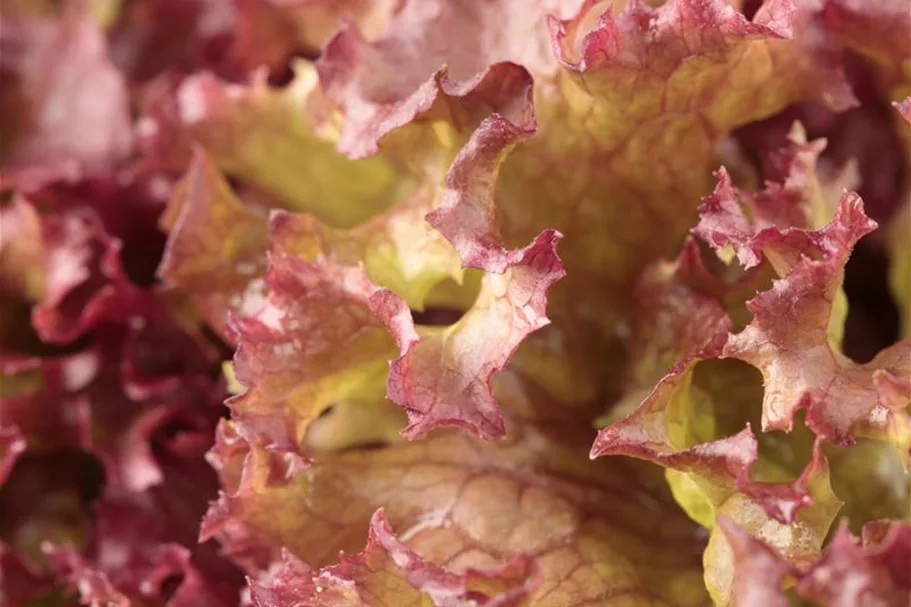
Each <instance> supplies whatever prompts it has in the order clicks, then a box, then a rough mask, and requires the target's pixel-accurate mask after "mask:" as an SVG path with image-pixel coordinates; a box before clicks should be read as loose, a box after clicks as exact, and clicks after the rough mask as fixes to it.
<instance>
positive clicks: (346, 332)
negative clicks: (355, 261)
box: [228, 254, 417, 448]
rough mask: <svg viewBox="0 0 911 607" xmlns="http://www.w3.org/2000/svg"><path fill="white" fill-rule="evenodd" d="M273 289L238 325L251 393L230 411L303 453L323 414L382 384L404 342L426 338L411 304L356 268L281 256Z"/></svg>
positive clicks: (253, 432) (241, 371)
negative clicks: (371, 385) (364, 388)
mask: <svg viewBox="0 0 911 607" xmlns="http://www.w3.org/2000/svg"><path fill="white" fill-rule="evenodd" d="M265 285H266V287H267V289H268V295H266V296H265V298H264V299H263V301H262V305H261V307H260V308H259V309H257V310H256V311H255V312H254V313H253V314H251V315H249V316H238V317H237V318H235V319H234V321H233V330H234V331H235V332H236V333H237V336H238V337H237V341H238V349H237V353H236V355H235V358H234V372H235V375H236V378H237V380H238V381H239V382H240V383H241V384H242V385H244V386H246V388H247V389H246V391H245V392H243V393H242V394H240V395H238V396H235V397H233V398H232V399H231V400H230V401H229V402H228V405H229V406H230V407H231V410H232V412H233V413H234V418H235V419H236V420H238V421H239V422H240V423H241V425H242V427H243V428H244V431H245V432H249V433H250V436H257V435H258V436H260V437H262V438H261V440H267V441H268V442H270V443H271V444H273V445H275V446H278V447H283V448H289V447H293V448H296V447H297V445H298V444H299V442H300V441H301V440H302V438H303V433H304V430H305V429H306V426H307V425H308V424H309V422H310V421H311V420H312V419H313V418H314V417H316V416H317V415H318V414H319V412H320V411H321V410H323V409H324V408H326V407H328V406H330V405H331V404H332V403H333V402H334V401H336V400H338V399H344V398H345V397H346V396H348V395H349V394H350V393H352V392H353V391H354V390H356V389H357V388H358V387H359V386H361V385H362V384H364V383H365V382H367V383H374V384H375V383H377V382H379V383H380V384H382V382H383V381H384V377H385V371H386V363H387V361H388V360H389V359H390V358H393V357H394V355H395V352H396V345H395V343H396V340H398V341H400V342H401V343H402V344H406V343H410V342H411V341H413V340H415V339H416V338H417V335H416V334H415V330H414V325H413V323H412V320H411V315H410V312H409V311H408V308H407V306H406V305H405V303H404V302H403V301H402V300H401V299H399V298H398V297H396V296H395V295H394V294H393V293H391V292H390V291H388V290H385V289H382V288H379V287H377V286H376V285H374V284H373V283H371V282H370V281H369V280H368V279H367V277H366V276H364V273H363V270H361V269H359V268H356V267H350V268H349V267H344V266H339V265H336V264H334V263H332V262H329V261H327V260H325V259H323V258H319V257H318V258H316V259H315V260H313V261H308V260H305V259H301V258H293V257H286V256H283V255H280V254H277V255H273V256H272V257H271V261H270V265H269V271H268V273H267V275H266V278H265ZM390 330H391V331H392V333H390ZM393 334H395V338H393Z"/></svg>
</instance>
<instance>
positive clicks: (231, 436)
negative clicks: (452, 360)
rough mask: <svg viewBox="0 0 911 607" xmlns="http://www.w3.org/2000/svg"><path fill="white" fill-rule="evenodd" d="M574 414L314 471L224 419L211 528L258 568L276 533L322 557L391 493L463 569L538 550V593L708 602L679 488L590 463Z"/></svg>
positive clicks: (307, 554)
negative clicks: (678, 507) (256, 443)
mask: <svg viewBox="0 0 911 607" xmlns="http://www.w3.org/2000/svg"><path fill="white" fill-rule="evenodd" d="M501 381H502V382H505V383H504V392H503V394H504V395H506V394H509V395H511V398H513V399H516V400H517V401H519V402H515V403H513V404H514V405H515V406H519V407H540V409H541V411H542V412H546V411H548V409H549V407H552V404H551V403H549V402H548V401H546V400H544V401H542V400H540V399H541V398H542V392H541V391H540V390H539V389H538V388H536V387H535V386H533V385H531V384H529V383H527V382H526V381H525V380H522V379H520V378H517V377H515V376H512V377H506V376H501ZM526 390H527V391H526ZM544 398H545V399H546V397H544ZM525 399H536V400H537V402H536V403H523V402H521V401H523V400H525ZM550 410H551V411H553V409H550ZM544 415H545V416H546V415H547V413H544ZM574 425H575V423H570V424H567V423H566V422H565V421H564V422H561V421H559V420H552V419H551V420H548V421H546V422H544V423H543V424H542V425H535V424H526V423H524V422H519V421H515V420H513V422H511V423H510V431H509V433H508V435H507V438H506V439H505V440H503V441H497V442H487V441H479V440H478V439H476V438H474V437H471V436H470V435H467V434H466V433H463V432H458V431H453V430H440V431H437V432H435V433H433V434H432V435H430V436H429V437H428V438H425V439H422V440H419V441H411V442H405V443H397V444H394V445H388V446H379V447H377V448H374V449H371V450H361V449H353V450H347V451H343V452H338V453H331V454H324V455H323V456H322V457H320V458H318V459H317V460H315V461H314V462H313V463H312V464H311V466H310V467H308V468H306V469H303V470H300V469H299V468H297V467H296V464H294V463H293V462H294V459H293V458H292V457H290V456H287V455H282V454H279V453H275V452H272V453H270V452H269V451H266V450H263V449H259V448H256V447H252V448H251V446H250V445H248V444H246V443H245V441H244V440H243V439H242V438H241V437H240V436H239V435H238V434H237V433H236V430H234V429H232V428H231V426H224V427H223V431H222V433H221V437H220V439H219V443H218V447H217V448H216V450H215V451H214V452H213V461H214V462H215V464H216V467H217V468H219V469H220V474H221V477H222V482H223V484H224V487H225V494H224V495H223V496H222V497H221V498H220V500H219V501H218V502H217V503H215V504H213V507H212V509H211V510H210V512H209V514H208V516H207V518H206V521H205V523H204V525H203V536H204V537H209V536H211V535H213V534H214V535H216V536H218V537H220V538H221V539H222V541H223V542H224V545H225V547H226V549H227V550H228V551H229V552H230V553H232V554H233V555H234V556H235V558H237V559H238V560H239V561H240V562H242V563H246V564H247V566H248V567H250V566H254V564H256V563H259V567H262V566H263V564H264V563H267V562H269V561H270V560H271V559H274V558H277V557H278V554H277V552H276V547H277V546H285V547H286V548H287V549H289V550H290V551H291V552H292V553H294V554H295V555H297V556H298V557H299V558H301V559H304V560H306V562H307V563H308V564H309V565H310V566H313V567H320V566H323V565H325V564H326V563H331V562H333V561H334V560H335V558H336V554H337V551H338V550H340V549H341V550H345V551H348V552H351V551H355V550H358V549H360V548H361V547H362V546H363V542H364V533H365V530H366V529H367V523H368V520H369V518H370V517H371V515H372V513H373V512H374V511H375V509H376V508H377V507H378V506H379V505H382V506H383V508H384V509H385V511H386V516H387V517H388V518H389V521H390V523H391V524H392V525H393V526H394V528H395V529H396V530H397V531H398V533H399V537H400V538H401V540H402V541H404V542H405V543H406V544H407V545H408V546H409V547H410V548H411V549H412V550H414V551H415V552H416V553H417V554H418V555H420V556H421V557H422V558H423V559H425V560H426V561H428V562H429V563H434V564H437V565H441V566H445V567H446V568H447V569H449V570H450V571H452V572H453V573H460V572H464V571H466V570H467V569H469V568H476V569H477V568H481V569H489V568H492V567H496V566H499V565H502V564H503V563H504V562H506V561H507V560H508V559H510V558H513V557H517V556H519V555H523V554H524V555H528V556H529V557H533V558H534V559H535V560H536V561H537V564H538V568H539V571H540V584H539V585H538V586H537V589H536V591H535V592H534V593H533V596H532V597H531V598H530V600H529V604H535V605H576V604H585V603H586V602H597V601H600V600H606V599H607V598H608V597H612V596H621V595H622V596H624V597H628V599H629V600H631V601H639V600H646V599H652V600H656V601H660V602H664V603H668V604H672V605H678V604H679V605H688V604H702V602H703V601H704V600H705V598H704V594H703V593H704V590H703V589H702V587H701V583H700V582H699V576H700V575H701V569H700V568H699V566H698V564H697V562H698V558H699V557H698V551H699V546H700V540H699V539H698V537H699V533H698V532H697V531H696V530H695V529H694V528H693V527H692V526H691V523H689V522H688V521H687V520H686V519H685V517H682V516H681V515H680V514H673V510H667V509H666V508H665V505H667V504H668V503H669V502H668V501H667V500H670V497H669V496H668V495H667V494H666V492H665V491H664V490H662V489H661V487H660V479H656V478H654V477H653V476H652V472H650V471H648V470H646V469H642V468H638V467H636V466H634V465H630V463H629V462H624V461H622V460H619V459H616V460H611V461H610V462H601V463H599V464H594V465H593V464H590V463H589V462H588V461H587V458H586V457H585V454H584V452H582V451H580V449H578V445H579V444H580V443H581V444H584V442H585V439H584V438H583V437H584V436H588V435H589V434H588V432H586V431H584V430H583V431H582V432H580V433H578V434H577V433H576V430H573V426H574ZM576 427H577V428H578V426H576ZM573 445H576V447H573ZM656 480H657V481H658V484H655V483H654V481H656ZM652 500H655V501H652ZM646 504H652V505H650V506H647V505H646ZM659 546H661V548H658V547H659Z"/></svg>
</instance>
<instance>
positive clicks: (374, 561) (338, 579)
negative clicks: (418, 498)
mask: <svg viewBox="0 0 911 607" xmlns="http://www.w3.org/2000/svg"><path fill="white" fill-rule="evenodd" d="M535 578H536V576H535V566H534V561H532V560H531V559H528V558H523V557H517V558H515V559H513V560H511V561H509V562H508V563H505V564H504V565H502V566H500V567H498V568H496V569H492V570H484V571H479V570H476V569H468V570H466V571H465V572H464V573H462V574H455V573H452V572H450V571H447V570H446V569H443V568H441V567H438V566H437V565H435V564H433V563H430V562H427V561H425V560H424V559H423V558H421V556H420V555H418V554H417V553H415V552H414V551H413V550H411V549H410V548H409V547H408V546H407V545H406V544H404V543H402V541H401V540H400V539H398V538H397V537H396V536H395V535H394V533H393V531H392V528H391V527H390V526H389V522H388V521H387V520H386V516H385V515H384V513H383V511H382V510H378V511H377V512H376V513H375V514H374V515H373V517H372V518H371V520H370V528H369V535H368V539H367V546H366V547H365V548H364V550H363V551H362V552H360V553H358V554H356V555H351V556H349V555H346V554H344V553H343V554H342V555H341V556H340V558H339V562H338V564H335V565H331V566H329V567H326V568H324V569H322V570H320V571H313V570H311V569H310V568H309V567H308V566H307V565H306V564H305V563H304V562H302V561H300V560H298V559H297V558H296V557H295V556H293V555H291V554H287V553H286V554H284V555H283V563H282V568H281V570H280V571H279V572H278V573H277V574H276V576H275V579H274V580H273V581H272V582H271V584H270V585H257V584H254V585H253V587H252V595H253V603H254V605H256V606H257V607H293V606H294V605H298V604H300V601H306V602H307V603H308V604H312V605H314V607H332V606H339V607H341V606H342V605H350V604H357V603H361V604H372V603H379V604H389V605H393V604H394V605H401V606H402V607H408V606H411V605H413V606H414V607H419V606H421V605H425V604H426V600H427V599H429V600H430V601H432V602H433V604H434V605H439V606H441V607H445V606H450V605H451V606H453V607H455V606H456V605H462V604H465V603H466V602H470V603H471V604H476V605H483V606H488V607H493V606H503V607H509V606H512V605H518V604H520V603H523V602H524V599H525V598H526V597H527V596H528V595H529V594H530V593H531V592H532V591H533V590H534V587H535V585H536V582H537V579H535Z"/></svg>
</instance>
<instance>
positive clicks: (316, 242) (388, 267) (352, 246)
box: [269, 185, 463, 310]
mask: <svg viewBox="0 0 911 607" xmlns="http://www.w3.org/2000/svg"><path fill="white" fill-rule="evenodd" d="M435 202H436V189H435V188H434V187H433V186H431V185H427V186H424V187H421V188H420V189H419V190H417V191H416V192H415V193H414V194H412V195H411V196H409V197H408V198H407V199H405V200H404V201H402V202H400V203H399V204H397V205H396V206H394V207H393V208H391V209H390V210H389V211H387V212H385V213H382V214H380V215H377V216H376V217H374V218H372V219H370V220H368V221H367V222H365V223H362V224H360V225H358V226H356V227H354V228H351V229H349V230H340V229H335V228H332V227H330V226H327V225H325V224H323V223H322V222H320V221H319V220H318V219H317V218H316V217H314V216H312V215H307V214H303V213H288V212H282V211H276V212H274V213H273V215H272V217H271V219H270V223H269V232H270V238H271V241H272V243H273V245H274V246H275V247H276V248H278V249H279V250H281V251H283V252H285V253H288V254H293V255H300V256H301V257H305V258H308V259H309V258H313V257H315V256H316V255H317V254H318V253H322V254H323V255H325V256H326V257H327V258H328V259H331V260H332V261H334V262H336V263H340V264H343V265H347V266H354V265H357V264H358V263H361V264H363V266H364V272H365V273H366V274H367V276H369V277H370V279H371V280H372V281H373V282H375V283H377V284H378V285H381V286H384V287H386V288H388V289H389V290H391V291H392V292H394V293H396V294H397V295H399V296H400V297H401V298H402V299H404V300H405V302H406V303H407V304H408V305H409V307H411V308H412V309H416V310H423V309H424V307H425V305H426V303H427V298H428V296H429V295H430V293H431V291H432V290H433V289H434V288H435V287H437V286H438V285H439V284H440V283H442V282H444V281H446V280H447V279H452V280H454V281H456V282H458V283H461V282H462V279H463V271H462V265H461V261H460V260H459V257H458V255H456V253H455V251H454V250H453V248H452V247H451V246H450V245H449V243H448V242H446V241H445V240H444V239H443V238H442V237H441V236H440V234H439V233H437V232H436V231H435V230H433V229H432V228H430V226H429V225H427V223H426V222H425V221H424V215H425V214H426V213H427V212H428V211H429V210H430V209H431V208H432V207H433V204H434V203H435Z"/></svg>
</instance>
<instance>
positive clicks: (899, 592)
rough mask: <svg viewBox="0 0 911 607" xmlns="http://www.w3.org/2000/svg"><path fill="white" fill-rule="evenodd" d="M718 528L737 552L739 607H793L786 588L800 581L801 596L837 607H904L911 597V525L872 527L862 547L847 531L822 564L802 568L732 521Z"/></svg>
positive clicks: (875, 524)
mask: <svg viewBox="0 0 911 607" xmlns="http://www.w3.org/2000/svg"><path fill="white" fill-rule="evenodd" d="M718 523H719V526H720V527H721V528H722V529H723V530H724V534H725V537H726V538H727V541H728V542H729V543H730V544H731V545H732V546H733V547H734V553H733V565H734V568H735V570H736V574H735V576H734V580H735V581H734V586H733V593H734V594H733V596H734V598H735V600H736V604H738V605H740V604H743V605H750V604H754V602H755V604H760V603H761V604H763V605H773V606H776V607H777V606H779V605H781V606H784V605H788V604H789V602H788V600H787V599H786V597H785V593H784V586H785V584H786V583H787V584H793V583H794V581H796V585H795V590H796V593H797V594H798V595H800V596H801V597H803V598H805V599H809V600H811V601H813V604H822V605H832V606H833V607H848V606H852V605H867V604H870V605H903V604H904V603H905V602H907V598H908V594H909V592H911V578H909V575H908V567H907V563H908V559H909V558H911V528H909V527H908V524H907V523H896V522H888V521H875V522H871V523H868V524H867V526H866V527H864V532H863V541H862V542H858V540H857V538H855V537H854V536H852V535H851V533H850V532H849V531H848V530H847V528H846V527H845V526H841V527H839V528H838V529H837V530H836V532H835V534H834V535H833V537H832V539H831V541H830V542H829V544H828V545H827V546H826V548H825V550H824V551H823V554H822V555H821V556H820V557H819V558H818V559H815V560H814V561H813V562H810V563H805V564H802V565H800V566H793V565H790V564H788V562H787V561H786V559H784V558H783V557H782V555H781V554H779V553H778V552H776V551H775V550H774V549H773V548H771V547H770V546H769V545H768V543H766V542H764V541H763V540H762V539H758V538H756V537H754V536H751V535H750V534H748V533H746V532H745V531H744V530H743V529H741V528H740V527H738V526H737V525H736V524H735V523H734V522H733V521H731V520H730V519H726V518H724V517H719V521H718ZM751 601H752V602H751Z"/></svg>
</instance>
